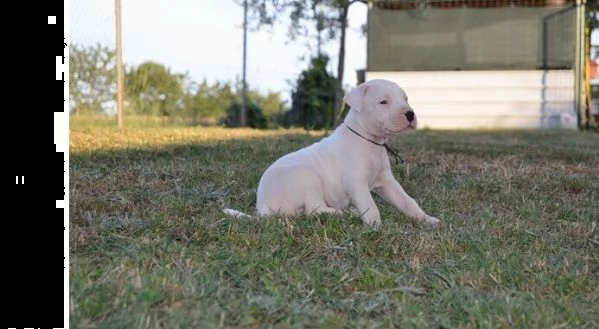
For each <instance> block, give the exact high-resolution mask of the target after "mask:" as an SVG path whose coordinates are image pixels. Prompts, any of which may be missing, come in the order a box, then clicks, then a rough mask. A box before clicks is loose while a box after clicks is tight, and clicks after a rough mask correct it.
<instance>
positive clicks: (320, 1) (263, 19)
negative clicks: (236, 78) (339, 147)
mask: <svg viewBox="0 0 599 329" xmlns="http://www.w3.org/2000/svg"><path fill="white" fill-rule="evenodd" d="M247 1H248V7H249V9H250V11H251V13H252V18H253V20H254V21H255V22H256V23H257V27H260V26H273V25H274V23H276V22H277V21H278V20H279V18H280V17H281V15H283V14H288V15H289V18H290V25H289V36H290V38H291V39H292V40H295V39H296V38H297V37H301V36H306V35H307V34H308V32H307V31H308V30H309V26H314V27H315V29H316V30H317V33H318V34H317V37H318V42H319V48H320V42H324V40H322V39H321V36H322V32H323V31H325V30H326V32H327V33H326V37H327V39H328V40H333V39H335V38H338V41H339V51H338V54H337V58H338V62H337V78H336V83H335V102H334V105H333V113H334V115H333V116H332V117H334V118H336V117H337V111H338V110H339V108H340V107H341V102H342V98H343V74H344V69H345V36H346V30H347V25H348V22H347V17H348V13H349V8H350V6H351V5H353V4H354V3H363V4H367V3H368V1H369V0H247ZM370 1H372V0H370ZM318 55H319V54H318ZM331 123H332V122H331Z"/></svg>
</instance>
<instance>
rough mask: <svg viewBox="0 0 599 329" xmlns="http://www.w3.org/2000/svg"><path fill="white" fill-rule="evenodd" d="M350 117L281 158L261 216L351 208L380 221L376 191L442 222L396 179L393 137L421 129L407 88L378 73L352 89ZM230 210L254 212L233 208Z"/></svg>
mask: <svg viewBox="0 0 599 329" xmlns="http://www.w3.org/2000/svg"><path fill="white" fill-rule="evenodd" d="M345 102H346V103H347V104H348V105H349V106H350V110H349V113H348V114H347V116H346V118H345V120H344V122H343V123H342V124H341V125H340V126H339V127H337V128H336V129H335V131H334V132H333V133H332V134H331V135H330V136H328V137H325V138H323V139H322V140H320V141H319V142H316V143H314V144H312V145H309V146H307V147H305V148H303V149H300V150H298V151H295V152H292V153H289V154H287V155H285V156H283V157H281V158H279V159H278V160H276V161H275V162H274V163H273V164H272V165H271V166H270V167H268V168H267V169H266V171H265V172H264V174H263V175H262V178H261V179H260V183H259V184H258V191H257V200H256V208H257V212H258V215H259V216H260V217H264V216H268V215H275V214H278V215H283V216H293V215H301V214H307V215H309V214H317V213H332V214H338V213H342V211H343V210H345V209H349V208H350V207H352V208H353V209H351V210H352V211H354V212H357V214H358V215H359V216H360V217H361V219H362V221H363V222H364V223H365V224H368V225H370V226H372V227H375V228H376V227H378V226H379V225H380V224H381V215H380V213H379V210H378V208H377V206H376V204H375V203H374V200H373V198H372V195H371V194H370V192H371V191H374V192H376V193H377V194H379V195H380V196H381V197H382V198H383V199H385V200H387V201H388V202H390V203H391V204H392V205H394V206H395V207H396V208H398V209H399V210H400V211H402V212H404V213H405V214H406V215H407V216H409V217H411V218H413V219H414V220H415V221H417V222H419V223H427V224H431V225H435V226H437V225H440V224H441V221H440V220H438V219H437V218H435V217H433V216H430V215H428V214H426V213H425V212H424V211H423V210H422V209H421V208H420V206H418V203H417V202H416V201H414V199H412V198H411V197H410V196H409V195H408V194H407V193H406V192H405V191H404V189H403V188H402V187H401V185H400V184H399V183H398V182H397V181H396V180H395V178H394V177H393V174H392V172H391V165H390V161H389V156H388V154H387V151H388V150H390V148H389V147H388V146H387V142H388V141H389V138H391V137H393V136H396V135H398V134H401V133H404V132H409V131H412V130H414V129H416V125H417V120H416V115H415V114H414V111H413V110H412V108H411V107H410V105H409V104H408V98H407V97H406V93H405V92H404V91H403V89H402V88H400V87H399V86H398V85H397V84H396V83H394V82H392V81H387V80H382V79H376V80H370V81H368V82H365V83H363V84H361V85H359V86H358V87H356V88H354V89H352V90H351V91H350V92H349V93H348V94H347V95H346V97H345ZM224 212H225V213H226V214H227V215H230V216H234V217H240V216H242V217H246V216H247V217H251V216H249V215H246V214H244V213H242V212H239V211H237V210H233V209H224Z"/></svg>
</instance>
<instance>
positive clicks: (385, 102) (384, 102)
mask: <svg viewBox="0 0 599 329" xmlns="http://www.w3.org/2000/svg"><path fill="white" fill-rule="evenodd" d="M379 104H383V105H385V104H388V103H387V100H386V99H383V100H382V101H380V102H379Z"/></svg>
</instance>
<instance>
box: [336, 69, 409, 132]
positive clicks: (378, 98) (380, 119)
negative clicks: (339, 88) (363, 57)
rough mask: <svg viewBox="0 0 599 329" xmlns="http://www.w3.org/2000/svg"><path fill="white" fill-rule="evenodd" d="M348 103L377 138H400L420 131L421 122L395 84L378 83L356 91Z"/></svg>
mask: <svg viewBox="0 0 599 329" xmlns="http://www.w3.org/2000/svg"><path fill="white" fill-rule="evenodd" d="M345 102H346V103H347V104H348V105H349V106H350V108H351V111H353V112H354V115H355V116H356V119H358V120H360V121H361V123H362V124H363V125H364V126H365V127H367V128H368V129H372V130H373V131H371V133H373V134H381V133H383V134H385V135H387V136H391V135H396V134H399V133H401V132H407V131H410V130H414V129H416V126H417V119H416V115H415V114H414V111H413V110H412V108H411V107H410V104H408V97H407V96H406V93H405V92H404V91H403V89H401V87H399V86H398V85H397V84H396V83H395V82H392V81H389V80H383V79H374V80H370V81H367V82H364V83H362V84H361V85H359V86H358V87H356V88H354V89H352V90H351V91H350V92H349V93H348V94H347V95H346V96H345Z"/></svg>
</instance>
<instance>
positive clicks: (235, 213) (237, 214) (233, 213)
mask: <svg viewBox="0 0 599 329" xmlns="http://www.w3.org/2000/svg"><path fill="white" fill-rule="evenodd" d="M223 212H224V213H225V215H228V216H231V217H235V218H238V219H254V218H255V217H254V216H250V215H248V214H246V213H243V212H241V211H239V210H235V209H229V208H225V209H223Z"/></svg>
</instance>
